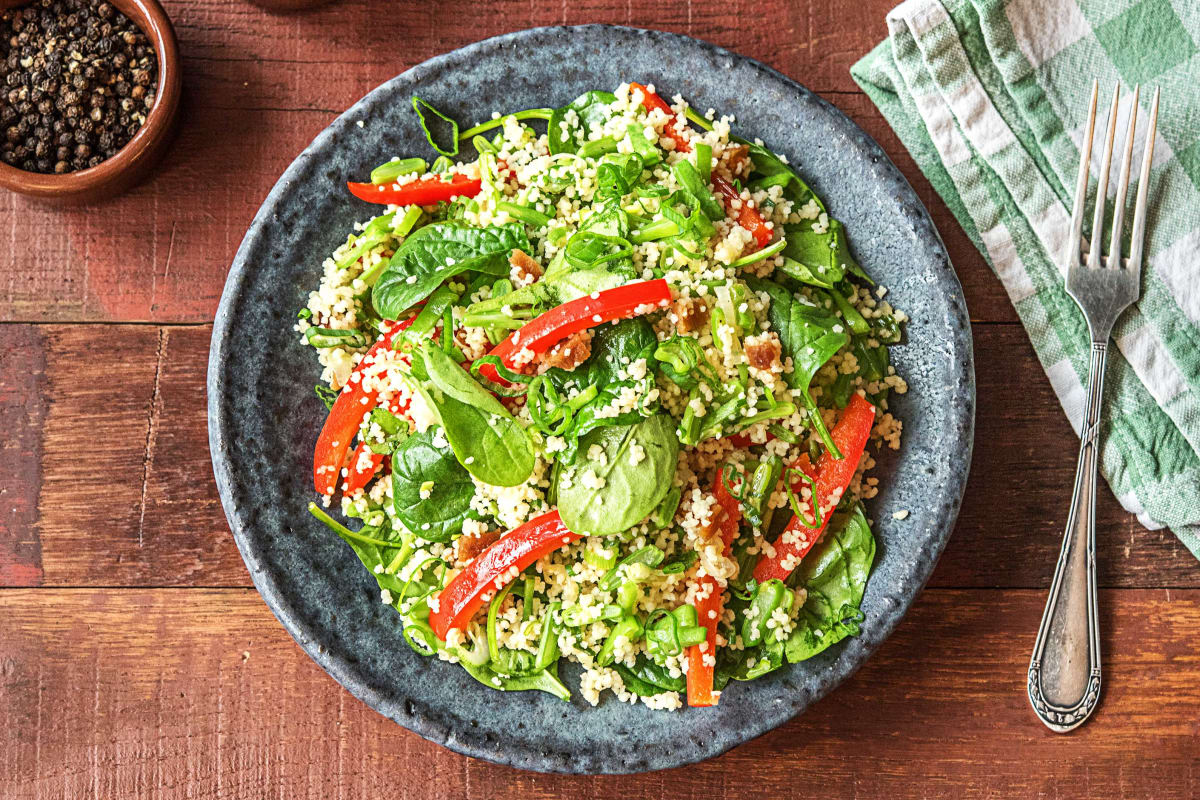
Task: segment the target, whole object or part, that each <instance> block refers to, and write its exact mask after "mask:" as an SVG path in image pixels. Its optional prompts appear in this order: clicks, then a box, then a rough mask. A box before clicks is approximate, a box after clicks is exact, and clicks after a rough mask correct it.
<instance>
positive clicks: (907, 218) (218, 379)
mask: <svg viewBox="0 0 1200 800" xmlns="http://www.w3.org/2000/svg"><path fill="white" fill-rule="evenodd" d="M592 33H600V34H612V35H623V36H638V37H650V38H652V39H656V40H657V41H658V42H660V43H662V44H664V45H666V46H668V47H676V48H701V49H703V50H705V51H707V52H708V53H709V54H710V55H711V56H713V57H715V58H721V59H727V60H728V63H731V64H732V63H737V64H738V65H739V66H744V67H749V68H751V69H752V70H755V71H757V72H759V73H760V74H761V76H762V77H763V78H764V79H766V80H769V81H773V82H777V83H778V84H780V85H782V86H783V87H785V88H786V89H787V90H789V91H791V92H794V93H796V94H797V95H798V96H799V97H800V98H801V99H803V100H804V101H805V102H808V103H810V104H815V105H817V106H819V107H820V108H821V109H822V110H824V111H825V112H827V113H829V114H831V115H832V116H833V117H834V118H835V124H839V125H841V128H840V129H839V131H838V133H839V134H841V135H844V136H846V138H847V139H848V140H849V142H850V145H851V146H853V147H855V148H858V149H859V150H860V151H862V152H863V153H865V154H867V155H868V156H869V157H870V159H869V160H870V162H871V163H872V164H873V165H874V167H873V172H874V174H873V175H872V177H873V178H874V179H875V180H877V181H878V182H879V183H880V184H881V186H882V188H884V189H885V190H886V191H887V192H888V193H889V194H890V195H892V196H893V197H894V199H895V201H896V203H897V208H898V210H899V211H900V213H901V214H902V215H903V217H904V223H905V225H906V226H907V228H908V229H909V230H910V231H911V235H912V236H913V237H914V238H915V239H916V240H919V241H924V242H926V243H927V244H929V245H930V246H931V247H932V250H933V251H934V256H935V259H936V261H937V263H936V264H935V267H934V268H935V272H936V274H935V276H934V280H935V281H936V282H937V283H938V284H939V286H942V287H944V288H945V289H946V302H947V308H946V319H947V321H948V322H949V323H950V325H949V335H948V339H947V341H945V342H944V347H945V348H946V354H947V356H948V357H949V358H950V359H951V360H953V361H954V362H955V364H956V368H957V374H956V375H955V378H954V380H955V381H956V383H957V387H956V388H957V390H958V392H959V395H958V398H959V399H960V400H961V402H956V403H954V404H953V405H954V407H953V408H951V409H949V410H948V411H947V415H948V419H947V422H948V430H949V431H950V432H951V435H952V436H954V437H955V439H956V440H957V442H958V444H959V450H958V453H957V456H958V459H959V462H960V463H959V464H958V466H959V467H960V469H959V470H958V471H957V472H953V473H952V474H950V475H949V476H948V478H947V480H946V481H945V482H944V483H942V484H941V486H940V489H941V491H940V495H941V502H940V503H939V505H938V508H937V509H936V510H935V511H934V512H933V515H932V517H931V518H930V521H929V524H928V525H926V526H925V530H924V531H923V532H922V535H923V536H924V541H923V542H922V545H921V549H920V551H919V552H918V553H917V554H916V557H914V558H913V559H912V564H911V566H912V569H911V571H910V572H909V573H908V574H907V575H904V576H902V577H903V578H905V579H906V581H907V583H906V585H905V588H903V589H902V590H901V591H900V592H898V593H897V594H894V595H891V594H889V595H888V596H887V597H885V598H884V605H885V606H887V609H888V610H887V611H886V612H885V613H884V614H883V615H882V616H880V615H876V618H875V619H873V620H872V622H871V624H870V625H869V626H867V627H866V628H865V629H864V632H863V634H862V635H860V636H858V637H855V638H852V639H849V640H847V641H846V642H844V643H842V644H839V645H838V646H837V647H835V648H833V649H831V650H830V651H826V652H827V654H832V655H831V656H829V657H828V658H827V662H828V663H827V665H826V668H825V669H824V671H823V673H822V674H821V675H819V676H817V678H816V680H815V685H814V686H813V688H811V689H809V688H803V689H798V690H797V691H796V692H795V695H796V696H795V697H793V698H792V700H791V702H790V703H787V704H781V703H778V702H777V703H776V704H775V705H774V706H773V707H771V708H767V709H763V710H762V713H759V714H756V715H754V716H751V717H748V718H746V719H745V720H744V721H743V722H742V724H741V727H740V728H739V729H738V730H737V731H736V732H734V733H732V735H728V736H715V735H714V736H713V737H712V738H710V739H709V740H707V741H699V740H697V739H695V737H693V738H692V739H691V740H690V741H688V742H682V743H680V742H672V743H671V744H673V745H675V744H682V745H683V746H681V747H672V748H664V749H663V750H662V752H654V753H649V754H647V755H645V756H644V757H642V758H641V759H640V760H638V761H635V762H633V763H632V764H631V763H630V762H629V761H620V762H618V761H617V760H616V759H615V757H583V758H578V759H577V758H574V757H572V755H571V754H564V753H561V752H553V751H549V750H547V749H546V748H544V747H538V746H536V744H532V745H529V746H523V745H521V744H519V743H516V742H500V743H497V742H496V740H495V737H494V736H491V735H487V734H484V733H478V732H474V731H473V730H471V729H470V728H469V727H467V726H463V727H457V726H455V725H453V724H449V723H447V722H446V720H445V717H437V716H435V715H433V714H430V713H427V712H425V711H422V709H421V707H419V706H413V705H412V704H411V703H410V702H409V701H407V700H405V701H404V702H400V701H399V700H397V699H395V695H394V693H393V696H392V697H391V698H389V697H388V696H387V693H386V692H385V691H384V690H383V688H382V687H379V686H375V685H371V684H370V683H369V682H367V681H365V680H364V679H363V677H362V674H361V671H360V670H359V669H358V668H357V667H356V665H355V664H353V663H350V661H349V660H347V659H346V658H344V657H342V656H339V655H337V654H335V653H334V652H333V651H332V650H327V649H326V648H325V647H324V646H322V644H321V640H320V635H321V630H320V629H319V626H317V625H315V624H314V623H313V622H311V621H310V620H308V619H305V618H304V617H302V616H301V615H299V614H298V613H296V610H295V609H294V608H293V607H292V606H291V605H289V603H288V602H287V600H286V597H285V594H284V592H283V591H282V589H281V585H280V583H279V581H278V579H277V576H276V575H275V574H273V572H272V571H271V569H269V565H268V564H267V563H266V562H265V560H264V554H263V551H262V548H261V543H260V542H258V541H257V540H256V538H255V536H254V533H253V530H252V525H251V522H250V519H249V515H248V512H247V509H246V508H243V507H241V506H239V504H238V502H237V499H236V495H237V491H236V486H237V475H236V474H235V472H234V470H233V466H232V464H231V462H230V460H229V458H228V453H227V449H226V448H227V432H228V430H229V428H230V423H229V416H228V415H229V414H231V413H233V412H232V408H231V405H230V404H229V403H228V402H225V401H224V400H225V397H224V395H225V388H226V383H227V381H226V376H225V375H224V373H223V371H222V367H223V365H224V363H225V361H226V359H227V358H228V357H229V356H230V354H231V352H232V351H233V349H234V348H235V347H236V343H235V342H233V341H232V334H233V320H234V316H235V315H234V312H235V310H236V309H237V307H238V305H239V303H240V302H241V300H242V294H243V290H244V288H245V286H246V285H247V282H248V281H249V280H250V279H251V272H252V270H251V268H250V265H249V264H248V261H247V256H248V254H249V252H250V251H251V249H252V243H253V241H254V240H255V238H256V237H258V236H260V235H261V232H262V229H263V228H264V226H267V225H269V224H270V222H271V220H272V218H273V217H274V216H275V215H276V212H277V208H278V204H279V202H280V200H281V196H282V195H283V194H284V193H285V190H286V189H287V187H288V186H289V185H290V184H291V183H292V182H293V181H296V180H298V179H300V178H301V177H302V176H303V175H304V174H305V173H306V171H307V170H308V169H309V168H310V164H309V162H310V160H311V159H313V158H314V157H317V152H318V151H319V150H320V149H321V148H322V147H323V145H324V144H326V143H327V140H329V139H330V138H331V137H332V136H333V135H334V133H335V131H339V130H342V129H344V128H345V127H346V126H347V125H349V124H351V120H352V119H353V118H354V117H355V116H356V112H358V110H359V109H360V107H361V106H363V105H364V104H367V103H369V102H370V101H371V99H372V98H373V97H375V96H376V95H380V94H381V93H388V92H390V91H392V90H393V88H394V87H395V86H396V85H397V84H401V83H408V82H418V81H421V80H423V79H426V78H428V77H429V76H431V75H434V74H437V73H440V72H443V71H447V70H453V69H455V67H456V66H458V65H461V64H463V63H466V62H468V61H472V60H475V59H478V58H480V57H482V56H484V55H485V54H489V53H493V52H495V51H498V50H500V49H502V48H505V47H515V46H516V45H518V44H520V43H521V42H522V41H524V40H526V39H529V38H537V37H547V36H565V37H572V36H583V35H588V34H592ZM842 123H844V124H842ZM968 319H969V318H968V316H967V310H966V305H965V302H964V300H963V297H962V290H961V286H960V285H959V282H958V277H957V275H956V274H955V272H954V270H953V267H952V266H951V264H950V260H949V257H948V255H947V254H946V251H945V246H944V244H943V243H942V241H941V237H940V236H939V234H938V232H937V229H936V228H935V227H934V224H933V221H932V220H931V219H930V217H929V214H928V212H927V211H926V209H925V208H924V206H923V205H922V204H921V202H920V200H919V199H918V197H917V196H916V193H915V192H914V190H913V189H912V187H911V186H910V185H909V184H908V182H907V180H906V179H905V178H904V176H903V175H902V174H901V173H900V171H899V170H898V169H897V168H896V167H895V165H894V164H892V162H891V161H890V160H889V159H888V157H887V155H886V154H885V153H884V151H883V150H882V148H880V146H879V145H878V144H877V143H876V142H875V141H874V140H873V139H872V138H871V137H870V136H868V135H867V134H866V133H865V132H864V131H862V130H861V129H860V128H859V127H858V126H857V125H855V124H854V122H852V121H851V120H850V119H849V118H847V117H846V116H845V115H844V114H842V112H841V111H839V110H838V109H836V108H835V107H834V106H832V105H830V104H829V103H827V102H826V101H825V100H823V99H822V98H820V97H818V96H817V95H815V94H813V93H812V92H810V91H809V90H808V89H806V88H804V87H803V86H801V85H800V84H798V83H796V82H795V81H793V80H791V79H790V78H788V77H787V76H785V75H782V74H781V73H779V72H777V71H776V70H773V69H771V68H769V67H767V66H765V65H763V64H761V63H759V62H757V61H754V60H753V59H749V58H747V57H744V56H740V55H737V54H735V53H732V52H729V51H727V50H724V49H722V48H719V47H716V46H715V45H711V44H709V43H707V42H703V41H700V40H696V39H693V38H690V37H687V36H682V35H679V34H671V33H665V32H660V31H648V30H642V29H636V28H629V27H624V26H613V25H581V26H572V27H560V26H554V27H546V28H533V29H528V30H522V31H517V32H514V33H509V34H504V35H501V36H496V37H492V38H489V39H485V40H482V41H480V42H476V43H474V44H471V45H468V46H465V47H462V48H459V49H458V50H454V51H452V52H449V53H446V54H443V55H440V56H437V57H434V58H432V59H429V60H427V61H425V62H423V63H421V64H419V65H417V66H415V67H413V68H412V69H410V70H407V71H405V72H404V73H402V74H400V75H399V76H397V77H396V78H393V79H392V80H390V81H388V82H386V83H384V84H382V85H381V86H379V87H377V88H376V89H374V90H373V91H372V92H371V93H369V94H368V95H366V96H365V97H364V98H362V99H361V100H359V101H358V102H357V103H356V104H355V105H354V106H352V107H351V108H350V109H348V110H347V111H346V112H345V113H343V114H342V115H341V116H339V117H338V118H337V119H336V120H335V121H334V122H333V123H331V124H330V126H329V127H327V128H326V129H325V130H324V131H322V132H321V133H320V134H319V135H318V136H317V137H316V138H315V139H314V140H313V142H312V144H310V145H309V146H308V147H307V148H306V149H305V150H304V152H302V153H301V154H300V155H299V156H298V157H297V158H296V159H295V161H293V162H292V164H291V165H290V166H289V167H288V169H287V170H286V171H285V172H284V173H283V175H282V176H281V177H280V179H279V181H278V182H277V183H276V185H275V186H274V187H273V188H272V190H271V192H270V193H269V194H268V196H267V198H266V199H265V200H264V202H263V205H262V206H261V208H260V209H259V211H258V213H257V214H256V215H255V217H254V220H253V222H252V223H251V225H250V228H249V229H248V232H247V234H246V237H245V238H244V240H243V242H242V244H241V246H240V247H239V249H238V253H237V255H236V257H235V259H234V263H233V266H232V267H231V269H230V272H229V275H228V278H227V280H226V284H225V288H224V291H223V293H222V295H221V300H220V304H219V307H218V311H217V315H216V318H215V321H214V326H213V334H212V342H211V348H210V352H209V363H208V380H207V391H208V424H209V445H210V450H211V454H212V461H213V470H214V474H215V477H216V482H217V488H218V492H219V494H220V497H221V503H222V507H223V509H224V511H225V514H226V517H227V519H228V521H229V525H230V528H231V530H232V532H233V535H234V539H235V541H236V543H237V546H238V549H239V551H240V552H241V554H242V557H243V559H244V560H245V563H246V566H247V568H248V570H249V572H250V575H251V578H252V580H253V582H254V585H255V587H256V588H257V589H258V591H259V593H260V594H261V595H262V597H263V600H264V601H265V602H266V604H267V606H268V607H269V608H270V609H271V611H272V613H274V614H275V616H276V618H277V619H278V620H279V621H280V622H281V623H282V624H283V626H284V627H285V628H286V629H287V631H288V632H289V633H290V634H291V635H292V637H293V638H294V639H295V640H296V642H297V643H298V644H299V645H300V646H301V647H302V648H303V649H304V651H305V652H306V653H308V655H309V656H310V657H311V658H312V659H313V660H314V661H315V662H316V663H317V664H319V665H320V666H321V667H322V669H324V670H325V671H326V672H328V673H329V674H330V675H331V676H332V677H333V678H334V679H335V680H337V681H338V683H340V684H341V685H342V686H344V687H345V688H346V689H347V690H348V691H350V693H351V694H353V695H354V696H355V697H357V698H358V699H360V700H362V701H363V702H365V703H366V704H367V705H369V706H371V707H372V708H373V709H375V710H377V711H379V712H380V713H381V714H383V715H385V716H387V717H389V718H390V719H392V720H394V721H395V722H397V723H399V724H400V725H402V726H404V727H406V728H408V729H409V730H412V731H414V732H415V733H417V734H419V735H421V736H423V737H424V738H426V739H429V740H431V741H433V742H436V743H438V744H441V745H444V746H446V747H448V748H449V749H451V750H453V751H455V752H458V753H461V754H464V755H468V756H473V757H478V758H483V759H486V760H489V761H493V762H496V763H501V764H507V765H511V766H516V767H521V768H525V769H531V770H537V771H543V772H573V773H587V774H599V773H629V772H640V771H649V770H656V769H666V768H671V767H677V766H683V765H686V764H690V763H695V762H697V761H701V760H705V759H708V758H712V757H714V756H717V755H720V754H721V753H724V752H726V751H727V750H729V749H731V748H732V747H735V746H737V745H738V744H742V743H744V742H747V741H750V740H751V739H754V738H756V737H758V736H760V735H762V734H764V733H766V732H767V731H770V730H772V729H774V728H776V727H778V726H779V725H781V724H783V723H784V722H786V721H788V720H789V719H791V718H793V717H795V716H796V715H798V714H799V713H801V712H802V711H804V710H805V709H806V708H807V707H808V706H809V705H811V704H812V703H814V702H816V701H817V700H819V699H821V698H822V697H824V696H825V695H826V694H828V693H829V692H830V691H831V690H832V689H833V688H835V687H836V686H837V685H839V684H840V683H841V682H843V681H844V680H846V679H847V678H848V677H850V676H851V675H852V674H853V673H854V672H855V671H856V670H857V669H858V668H859V667H860V666H861V665H862V664H863V663H864V662H865V661H866V659H867V658H868V657H869V656H870V655H871V653H873V652H874V651H875V650H876V649H877V648H878V647H879V645H880V644H881V643H882V642H883V641H884V640H885V639H886V638H887V637H888V636H889V635H890V634H891V633H892V631H893V630H894V629H895V627H896V626H897V624H898V623H899V621H900V620H901V619H902V618H903V616H904V614H905V612H906V611H907V610H908V608H909V606H910V605H911V604H912V602H913V600H914V599H915V598H916V596H917V595H918V594H919V593H920V590H921V589H922V588H923V586H924V584H925V582H926V581H927V580H928V578H929V576H930V574H931V573H932V571H933V568H934V566H935V565H936V562H937V559H938V557H939V556H940V555H941V552H942V550H943V549H944V548H945V545H946V542H947V541H948V540H949V537H950V534H951V531H952V529H953V526H954V522H955V519H956V518H957V515H958V511H959V507H960V505H961V501H962V495H963V490H964V488H965V484H966V480H967V468H968V467H969V464H970V460H971V448H972V441H973V433H974V408H975V403H974V400H975V379H974V363H973V355H972V345H971V336H970V326H969V321H968ZM868 591H870V587H868ZM787 685H788V686H789V687H790V686H791V684H790V683H788V684H787ZM505 697H511V696H506V695H499V694H498V695H497V701H498V702H503V700H504V699H505ZM609 702H612V701H609ZM714 733H715V731H714Z"/></svg>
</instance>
